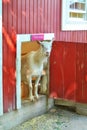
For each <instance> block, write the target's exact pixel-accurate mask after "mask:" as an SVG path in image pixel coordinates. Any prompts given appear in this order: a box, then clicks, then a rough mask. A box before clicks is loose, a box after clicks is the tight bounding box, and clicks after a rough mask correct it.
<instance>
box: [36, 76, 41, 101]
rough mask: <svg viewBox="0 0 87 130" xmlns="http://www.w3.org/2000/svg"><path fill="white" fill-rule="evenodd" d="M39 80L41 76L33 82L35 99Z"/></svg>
mask: <svg viewBox="0 0 87 130" xmlns="http://www.w3.org/2000/svg"><path fill="white" fill-rule="evenodd" d="M40 78H41V76H38V77H37V79H36V81H35V88H34V94H35V97H36V98H37V99H38V85H39V81H40Z"/></svg>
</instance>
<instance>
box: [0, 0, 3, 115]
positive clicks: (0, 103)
mask: <svg viewBox="0 0 87 130" xmlns="http://www.w3.org/2000/svg"><path fill="white" fill-rule="evenodd" d="M2 86H3V83H2V0H0V115H2V114H3V91H2Z"/></svg>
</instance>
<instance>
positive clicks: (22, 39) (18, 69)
mask: <svg viewBox="0 0 87 130" xmlns="http://www.w3.org/2000/svg"><path fill="white" fill-rule="evenodd" d="M31 35H33V34H18V35H17V47H16V97H17V99H16V106H17V109H20V108H21V44H22V43H23V42H27V41H31ZM34 35H42V34H40V33H37V34H34ZM43 35H44V40H51V39H53V38H54V33H44V34H43Z"/></svg>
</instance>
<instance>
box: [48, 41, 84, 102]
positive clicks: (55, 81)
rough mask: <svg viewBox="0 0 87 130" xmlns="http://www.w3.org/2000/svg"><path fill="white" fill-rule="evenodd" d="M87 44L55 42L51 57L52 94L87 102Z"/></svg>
mask: <svg viewBox="0 0 87 130" xmlns="http://www.w3.org/2000/svg"><path fill="white" fill-rule="evenodd" d="M86 63H87V45H86V44H83V43H82V44H80V43H78V44H77V43H67V44H66V43H65V42H54V45H53V49H52V53H51V58H50V72H51V73H50V96H51V97H54V98H62V99H67V100H72V101H75V102H81V103H87V67H86V66H87V65H86Z"/></svg>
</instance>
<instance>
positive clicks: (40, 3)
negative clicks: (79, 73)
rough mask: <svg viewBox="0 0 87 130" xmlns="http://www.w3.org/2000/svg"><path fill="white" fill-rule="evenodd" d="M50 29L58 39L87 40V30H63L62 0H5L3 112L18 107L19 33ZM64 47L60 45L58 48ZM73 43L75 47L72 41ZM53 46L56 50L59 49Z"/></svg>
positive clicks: (82, 41)
mask: <svg viewBox="0 0 87 130" xmlns="http://www.w3.org/2000/svg"><path fill="white" fill-rule="evenodd" d="M51 32H52V33H53V32H54V33H55V40H56V41H66V42H81V43H87V31H68V32H67V31H62V30H61V0H3V91H4V92H3V94H4V112H7V111H10V110H13V109H15V107H16V104H15V97H16V95H15V64H16V59H15V55H16V34H21V33H23V34H25V33H51ZM62 46H63V45H60V46H59V44H58V46H57V48H58V47H60V48H61V47H62ZM64 46H66V45H64ZM70 46H71V47H73V46H72V45H71V44H70ZM54 49H55V50H54V51H56V48H54ZM62 49H63V47H62V48H61V51H63V50H62ZM60 53H61V52H60ZM67 53H70V51H69V52H67ZM55 55H57V54H55ZM71 55H72V54H71ZM85 57H86V56H85ZM57 58H59V57H57ZM86 59H87V58H86ZM65 62H67V59H66V61H65ZM85 62H86V61H85ZM85 68H86V67H85ZM56 69H57V68H56ZM57 70H58V69H57ZM65 70H66V68H65ZM58 71H59V70H58ZM60 78H61V77H60ZM66 82H67V81H66ZM66 84H67V83H66ZM85 84H86V83H85ZM61 93H62V92H61ZM64 93H66V92H64Z"/></svg>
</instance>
